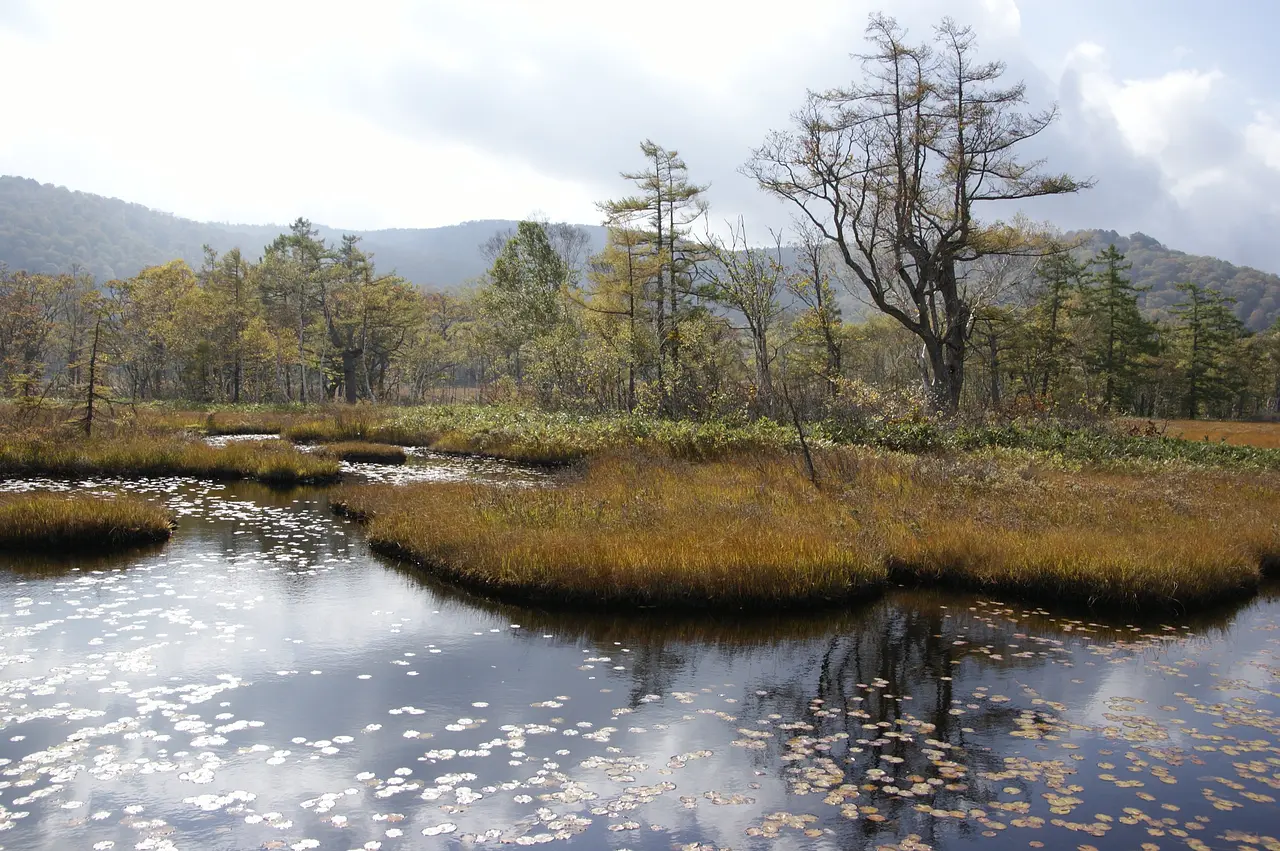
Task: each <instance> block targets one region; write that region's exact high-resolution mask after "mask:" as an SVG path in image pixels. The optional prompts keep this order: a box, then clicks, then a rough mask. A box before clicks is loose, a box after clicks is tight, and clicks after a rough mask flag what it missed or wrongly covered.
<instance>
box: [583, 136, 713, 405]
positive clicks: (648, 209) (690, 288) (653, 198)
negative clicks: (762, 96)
mask: <svg viewBox="0 0 1280 851" xmlns="http://www.w3.org/2000/svg"><path fill="white" fill-rule="evenodd" d="M640 151H641V153H642V154H643V155H644V158H645V160H646V161H647V164H646V167H645V169H644V170H642V171H635V172H623V173H622V177H623V178H625V179H626V180H630V181H632V182H634V183H635V184H636V187H637V188H638V189H639V193H638V194H636V195H630V196H627V197H624V198H619V199H616V200H611V201H605V202H603V203H601V204H600V205H599V207H600V210H601V212H603V213H604V217H605V224H606V225H608V226H610V227H622V228H629V229H632V230H643V232H645V233H646V234H647V237H648V239H649V240H650V241H651V244H652V249H651V254H652V255H653V256H654V257H655V258H657V262H658V281H657V284H658V285H657V287H656V288H655V290H654V292H653V293H652V296H653V299H654V303H653V310H652V315H653V321H654V330H655V333H656V335H657V338H658V362H657V370H658V374H657V383H658V386H659V391H660V394H661V400H662V407H663V409H664V410H665V411H667V412H670V411H671V410H673V390H674V389H676V385H677V384H678V383H679V382H681V380H682V378H681V368H682V365H683V364H682V359H681V351H680V350H681V323H682V321H683V320H684V318H685V316H686V314H687V313H688V308H689V301H690V297H691V296H692V295H693V292H694V281H693V278H694V273H695V268H696V265H697V260H698V243H697V242H696V241H695V240H692V239H690V238H689V233H690V228H691V226H692V225H693V224H694V223H695V222H696V221H697V220H698V219H700V218H701V217H702V216H703V215H704V214H705V213H706V209H707V205H706V201H705V200H704V198H703V195H704V193H705V192H706V190H707V186H705V185H699V184H696V183H692V182H691V181H690V180H689V168H688V166H687V165H685V162H684V159H683V158H681V156H680V154H679V152H678V151H675V150H671V149H667V148H664V147H662V146H661V145H658V144H656V143H654V142H653V141H651V140H647V139H646V140H645V141H644V142H642V143H641V144H640Z"/></svg>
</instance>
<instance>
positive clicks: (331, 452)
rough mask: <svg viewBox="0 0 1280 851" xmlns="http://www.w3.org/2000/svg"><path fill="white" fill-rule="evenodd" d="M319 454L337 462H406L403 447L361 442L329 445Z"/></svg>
mask: <svg viewBox="0 0 1280 851" xmlns="http://www.w3.org/2000/svg"><path fill="white" fill-rule="evenodd" d="M319 452H320V454H322V455H327V456H329V457H331V458H337V459H338V460H339V461H365V462H368V463H371V464H403V463H404V462H405V461H406V460H408V456H406V455H405V453H404V448H403V447H400V446H391V445H390V444H386V443H370V442H368V441H362V440H347V441H343V442H341V443H330V444H328V445H326V446H325V447H323V448H322V449H321V450H319Z"/></svg>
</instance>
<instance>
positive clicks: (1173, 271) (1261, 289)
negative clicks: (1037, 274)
mask: <svg viewBox="0 0 1280 851" xmlns="http://www.w3.org/2000/svg"><path fill="white" fill-rule="evenodd" d="M1068 236H1069V237H1077V238H1080V239H1081V240H1083V245H1082V247H1081V249H1080V250H1079V252H1078V253H1079V254H1080V255H1081V256H1084V257H1087V256H1090V255H1092V254H1094V253H1095V252H1097V251H1100V250H1102V249H1104V248H1106V247H1107V246H1108V245H1110V244H1112V243H1115V246H1116V248H1117V249H1119V250H1120V251H1121V252H1123V253H1124V255H1125V259H1126V261H1128V262H1129V263H1132V264H1133V268H1132V269H1131V270H1130V271H1129V275H1130V277H1131V278H1132V279H1133V282H1134V283H1135V284H1137V285H1138V286H1142V287H1150V288H1151V290H1150V292H1148V293H1146V295H1145V296H1143V299H1144V300H1145V305H1144V306H1145V308H1146V310H1147V312H1148V313H1150V314H1151V315H1153V316H1157V317H1161V318H1168V316H1169V315H1170V312H1169V308H1170V306H1171V305H1173V304H1174V303H1176V302H1177V301H1179V300H1180V299H1181V298H1182V294H1181V293H1179V292H1178V291H1177V290H1175V289H1174V284H1177V283H1179V282H1182V281H1194V282H1195V283H1197V284H1201V285H1202V286H1206V287H1213V288H1214V289H1216V290H1220V291H1221V292H1222V293H1224V294H1225V295H1229V296H1231V297H1232V298H1234V299H1236V305H1235V313H1236V316H1238V317H1240V319H1241V321H1243V322H1244V323H1245V325H1246V326H1247V327H1249V328H1250V329H1251V330H1253V331H1261V330H1263V329H1265V328H1269V327H1271V324H1272V323H1274V322H1275V321H1276V319H1277V318H1280V276H1277V275H1273V274H1271V273H1270V272H1260V271H1258V270H1257V269H1251V268H1249V267H1248V266H1236V265H1233V264H1231V263H1228V262H1227V261H1225V260H1219V259H1218V258H1216V257H1204V256H1202V255H1198V254H1186V253H1184V252H1181V251H1175V250H1174V249H1172V248H1168V247H1166V246H1164V245H1162V244H1161V243H1160V242H1159V241H1157V240H1156V239H1154V238H1152V237H1150V236H1147V235H1146V234H1144V233H1131V234H1129V235H1128V236H1121V235H1120V234H1118V233H1116V232H1115V231H1113V230H1084V231H1075V232H1073V233H1070V234H1068Z"/></svg>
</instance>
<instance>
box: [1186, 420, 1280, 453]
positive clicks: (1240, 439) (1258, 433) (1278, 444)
mask: <svg viewBox="0 0 1280 851" xmlns="http://www.w3.org/2000/svg"><path fill="white" fill-rule="evenodd" d="M1165 428H1166V430H1165V434H1167V435H1169V436H1170V437H1180V438H1182V439H1183V440H1197V441H1200V440H1207V441H1209V442H1210V443H1220V442H1221V443H1230V444H1233V445H1235V446H1256V447H1257V448H1259V449H1280V422H1263V423H1247V422H1236V421H1221V420H1169V421H1168V422H1167V423H1165Z"/></svg>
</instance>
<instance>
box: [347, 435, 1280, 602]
mask: <svg viewBox="0 0 1280 851" xmlns="http://www.w3.org/2000/svg"><path fill="white" fill-rule="evenodd" d="M819 466H820V473H821V482H822V485H823V487H822V488H821V489H817V488H814V487H813V486H812V485H811V484H810V483H809V482H808V481H807V480H806V478H805V477H804V476H803V475H802V473H801V471H800V468H799V466H798V465H797V464H796V463H795V462H794V461H792V460H788V459H781V460H780V459H764V460H755V461H744V460H739V461H721V462H714V463H707V464H689V463H682V462H675V461H670V460H656V459H652V458H638V457H617V456H612V457H603V458H601V459H598V460H596V461H593V462H592V463H591V464H590V466H589V467H588V468H587V470H586V472H585V474H584V475H583V476H581V477H580V478H577V479H573V480H567V481H565V482H564V483H563V484H562V485H560V486H559V487H557V488H551V489H534V490H528V489H512V488H503V487H501V486H490V485H478V484H433V483H423V484H418V485H411V486H407V487H395V486H385V485H370V486H355V487H347V488H343V489H341V490H340V491H339V492H338V493H337V494H336V495H335V497H334V499H333V502H334V504H335V507H336V508H337V509H338V510H341V511H346V512H348V513H350V514H352V515H355V516H358V517H362V518H364V519H366V520H368V522H369V535H370V540H371V542H372V543H373V545H374V546H375V547H377V548H379V549H380V550H382V551H384V552H389V553H394V554H397V555H400V556H403V557H406V558H409V559H411V560H414V561H417V562H419V563H421V564H424V565H426V566H427V567H429V568H431V569H432V570H433V571H435V572H437V573H440V574H442V575H443V576H445V577H446V578H449V579H451V580H453V581H455V582H458V583H460V584H462V585H464V586H467V587H469V588H471V589H473V590H478V591H481V592H483V593H488V594H491V595H494V596H499V597H504V596H505V597H513V598H518V599H524V600H530V599H532V600H538V601H550V602H575V603H591V604H604V605H610V604H642V605H662V606H716V607H733V606H752V607H766V608H767V607H777V606H782V605H795V604H804V603H813V602H815V601H819V600H822V601H833V600H838V599H844V598H848V597H851V596H854V595H856V594H859V593H864V592H866V591H867V590H868V589H870V588H872V587H874V586H877V585H881V584H884V583H886V582H887V581H889V580H890V579H893V580H895V581H904V580H909V581H912V582H919V583H923V584H939V585H950V586H959V587H967V588H976V589H982V590H985V591H990V592H993V593H994V592H999V593H1002V594H1012V595H1015V596H1019V597H1023V598H1035V599H1043V600H1046V601H1050V602H1052V601H1066V600H1071V601H1074V602H1084V603H1088V604H1091V605H1100V606H1105V607H1115V608H1125V609H1138V608H1144V607H1153V608H1160V609H1162V610H1164V609H1185V608H1187V607H1191V606H1202V605H1207V604H1209V603H1212V602H1215V601H1218V600H1221V599H1225V598H1229V597H1232V596H1238V595H1241V594H1244V593H1247V592H1248V591H1250V590H1251V589H1253V588H1254V587H1256V585H1257V584H1258V582H1259V580H1260V577H1261V573H1262V569H1263V567H1264V566H1268V565H1273V564H1275V563H1276V560H1277V557H1278V556H1280V477H1278V476H1276V475H1275V474H1257V473H1254V474H1244V473H1229V472H1220V471H1194V472H1192V471H1172V470H1166V471H1163V472H1156V471H1147V472H1144V473H1134V472H1127V473H1126V472H1114V471H1112V472H1099V471H1093V472H1090V471H1084V472H1070V471H1066V470H1041V469H1037V468H1035V467H1034V466H1032V465H1029V464H1028V462H1026V461H1025V460H1009V459H1005V460H1000V459H997V458H995V457H991V456H987V457H977V456H960V457H958V458H953V459H946V458H937V457H934V458H922V457H913V456H903V455H891V454H884V453H875V452H871V451H868V450H841V451H831V452H826V453H824V454H822V455H821V456H820V457H819Z"/></svg>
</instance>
